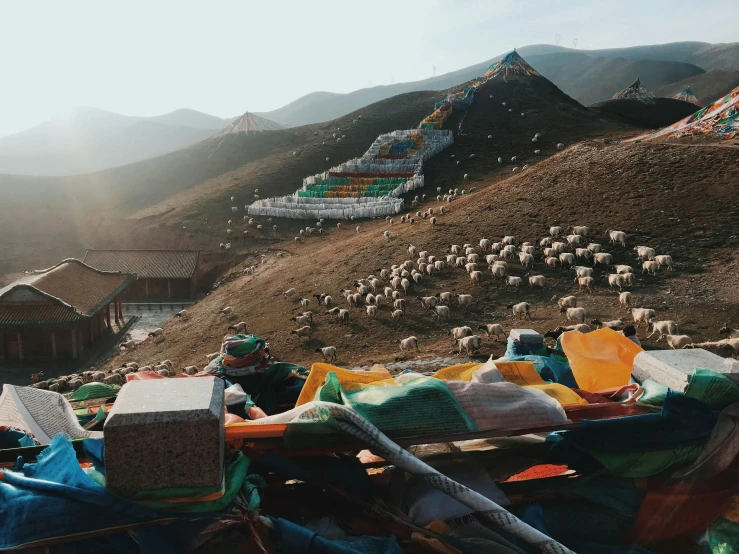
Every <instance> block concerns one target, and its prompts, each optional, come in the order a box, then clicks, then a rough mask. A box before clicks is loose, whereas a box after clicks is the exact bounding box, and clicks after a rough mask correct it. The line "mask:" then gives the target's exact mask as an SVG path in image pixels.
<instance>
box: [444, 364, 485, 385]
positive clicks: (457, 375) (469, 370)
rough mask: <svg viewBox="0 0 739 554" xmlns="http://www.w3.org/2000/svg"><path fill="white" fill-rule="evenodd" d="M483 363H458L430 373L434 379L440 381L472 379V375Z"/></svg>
mask: <svg viewBox="0 0 739 554" xmlns="http://www.w3.org/2000/svg"><path fill="white" fill-rule="evenodd" d="M482 366H483V364H475V363H470V364H459V365H452V366H449V367H445V368H444V369H440V370H439V371H437V372H436V373H434V374H433V375H432V377H433V378H434V379H441V380H442V381H472V375H473V374H474V373H475V371H477V370H478V369H480V368H481V367H482Z"/></svg>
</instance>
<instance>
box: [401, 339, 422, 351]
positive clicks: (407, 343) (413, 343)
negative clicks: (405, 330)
mask: <svg viewBox="0 0 739 554" xmlns="http://www.w3.org/2000/svg"><path fill="white" fill-rule="evenodd" d="M397 342H398V344H400V351H401V352H405V351H407V350H416V351H417V350H418V339H417V338H416V337H408V338H407V339H402V340H398V341H397Z"/></svg>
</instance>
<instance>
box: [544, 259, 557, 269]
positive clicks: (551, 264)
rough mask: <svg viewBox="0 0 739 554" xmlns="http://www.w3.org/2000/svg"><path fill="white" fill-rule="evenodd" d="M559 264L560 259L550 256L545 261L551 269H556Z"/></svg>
mask: <svg viewBox="0 0 739 554" xmlns="http://www.w3.org/2000/svg"><path fill="white" fill-rule="evenodd" d="M558 263H559V258H555V257H554V256H549V257H547V258H545V259H544V264H546V266H547V267H548V268H549V269H556V268H557V264H558Z"/></svg>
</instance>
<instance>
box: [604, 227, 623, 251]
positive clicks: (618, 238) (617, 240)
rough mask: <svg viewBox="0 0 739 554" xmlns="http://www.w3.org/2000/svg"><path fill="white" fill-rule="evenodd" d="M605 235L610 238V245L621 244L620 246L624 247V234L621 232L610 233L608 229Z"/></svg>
mask: <svg viewBox="0 0 739 554" xmlns="http://www.w3.org/2000/svg"><path fill="white" fill-rule="evenodd" d="M606 233H607V234H608V237H609V238H610V242H611V244H621V246H624V247H625V246H626V233H624V232H623V231H612V230H610V229H609V230H608V231H606Z"/></svg>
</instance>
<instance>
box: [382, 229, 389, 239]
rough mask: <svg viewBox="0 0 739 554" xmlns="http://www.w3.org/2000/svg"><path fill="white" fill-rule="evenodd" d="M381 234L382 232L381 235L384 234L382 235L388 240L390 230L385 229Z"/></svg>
mask: <svg viewBox="0 0 739 554" xmlns="http://www.w3.org/2000/svg"><path fill="white" fill-rule="evenodd" d="M382 234H383V236H384V237H385V238H386V239H387V240H390V231H385V232H384V233H382Z"/></svg>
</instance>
